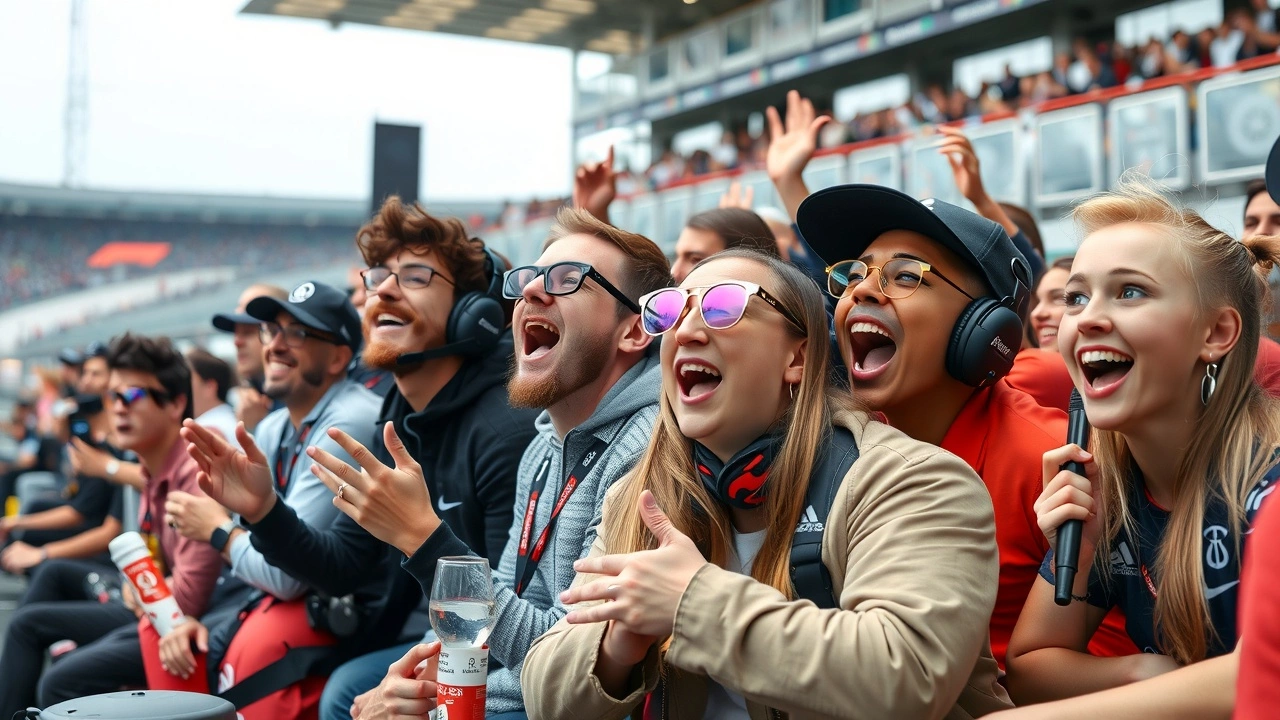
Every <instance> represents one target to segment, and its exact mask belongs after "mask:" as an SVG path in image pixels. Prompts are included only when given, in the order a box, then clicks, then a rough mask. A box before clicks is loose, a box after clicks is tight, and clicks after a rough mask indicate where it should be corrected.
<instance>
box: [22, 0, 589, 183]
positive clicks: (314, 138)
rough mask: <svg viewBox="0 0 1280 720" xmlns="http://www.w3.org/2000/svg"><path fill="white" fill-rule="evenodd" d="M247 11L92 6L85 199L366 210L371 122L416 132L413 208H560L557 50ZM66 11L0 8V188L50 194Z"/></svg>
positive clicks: (566, 101)
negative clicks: (417, 186)
mask: <svg viewBox="0 0 1280 720" xmlns="http://www.w3.org/2000/svg"><path fill="white" fill-rule="evenodd" d="M244 2H245V0H190V1H188V0H180V1H177V2H175V1H174V0H87V1H86V3H85V7H86V10H87V12H86V26H87V29H88V42H87V45H88V61H89V103H88V105H89V130H88V135H87V152H86V158H85V163H84V166H83V175H84V184H85V186H87V187H92V188H103V189H125V190H132V189H137V190H150V191H174V192H208V193H227V194H237V195H239V194H246V195H276V196H297V197H335V198H361V197H367V196H368V193H369V187H370V175H371V172H372V160H371V158H372V146H373V123H374V121H375V119H381V120H384V121H388V122H404V123H410V124H421V125H422V126H423V132H424V152H423V178H422V183H423V185H422V187H423V190H424V194H425V195H426V196H427V197H430V198H433V199H463V198H468V199H471V198H474V199H499V198H504V197H530V196H542V197H548V196H551V195H559V194H565V193H567V191H568V187H569V175H570V165H569V163H570V134H571V126H570V75H569V73H570V65H571V55H570V53H569V52H568V51H567V50H563V49H559V48H549V47H543V46H537V45H526V44H518V43H507V42H499V41H493V40H482V39H474V38H464V37H459V36H452V35H439V34H428V33H422V32H414V31H405V30H394V29H383V28H375V27H368V26H359V25H344V26H342V27H341V28H340V29H338V30H333V29H331V28H330V27H329V25H328V24H326V23H322V22H320V21H315V20H303V19H292V18H282V17H264V16H258V15H253V16H246V15H238V14H237V11H238V10H239V9H240V7H241V6H242V5H243V4H244ZM69 18H70V2H68V0H0V182H16V183H28V184H45V185H48V184H57V183H59V182H60V181H61V179H62V167H63V116H64V108H65V106H66V90H67V47H68V36H69V34H68V27H69Z"/></svg>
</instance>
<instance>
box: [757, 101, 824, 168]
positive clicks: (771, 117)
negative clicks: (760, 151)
mask: <svg viewBox="0 0 1280 720" xmlns="http://www.w3.org/2000/svg"><path fill="white" fill-rule="evenodd" d="M765 116H766V117H767V118H768V121H769V152H768V154H767V155H766V156H765V167H766V168H767V169H768V172H769V179H770V180H773V181H774V182H775V183H776V182H778V181H779V180H780V179H783V178H788V177H799V175H800V173H802V172H804V168H805V166H806V165H808V164H809V160H810V159H811V158H812V157H813V153H814V151H815V150H817V149H818V132H819V131H820V130H822V126H823V125H826V124H827V123H829V122H831V117H830V116H829V115H822V116H819V115H818V113H817V111H815V110H814V109H813V102H812V101H810V100H808V99H806V98H802V97H800V93H799V92H797V91H795V90H792V91H790V92H788V93H787V118H786V125H785V127H784V125H783V120H782V118H780V117H779V116H778V109H777V108H775V107H773V106H770V107H769V108H767V109H766V110H765Z"/></svg>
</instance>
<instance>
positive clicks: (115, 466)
mask: <svg viewBox="0 0 1280 720" xmlns="http://www.w3.org/2000/svg"><path fill="white" fill-rule="evenodd" d="M106 469H107V475H109V476H111V477H115V476H116V473H118V472H120V461H119V460H116V459H114V458H112V459H111V460H108V461H107V468H106Z"/></svg>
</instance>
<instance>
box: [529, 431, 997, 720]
mask: <svg viewBox="0 0 1280 720" xmlns="http://www.w3.org/2000/svg"><path fill="white" fill-rule="evenodd" d="M837 423H838V424H840V425H842V426H844V427H847V428H849V430H850V431H852V432H853V434H854V437H855V438H856V440H857V443H858V448H859V453H860V455H859V458H858V461H857V462H856V463H855V464H854V466H853V467H852V468H851V469H850V471H849V474H848V475H847V476H846V477H845V479H844V481H843V482H842V483H841V485H840V489H839V491H838V492H837V494H836V499H835V503H834V504H833V506H832V508H831V513H830V514H829V515H828V516H827V522H826V533H825V535H824V536H823V543H822V544H823V547H822V559H823V562H824V564H825V565H826V566H827V568H828V569H829V570H830V572H831V575H832V580H833V582H834V583H835V584H836V585H837V586H839V587H841V588H842V590H841V593H840V608H839V609H826V610H824V609H819V608H818V607H816V606H815V605H813V603H811V602H809V601H806V600H798V601H791V600H788V599H787V598H785V597H784V596H783V595H782V594H780V593H779V592H778V591H776V590H774V589H773V588H771V587H769V586H767V585H764V584H762V583H759V582H757V581H755V580H753V579H752V578H750V577H748V576H745V575H740V574H737V573H733V572H729V571H727V570H724V569H721V568H718V567H716V566H714V565H711V564H707V565H705V566H704V567H703V568H702V569H701V570H699V571H698V572H697V574H696V575H694V577H693V580H692V582H690V583H689V587H688V589H686V590H685V593H684V596H683V597H682V598H681V600H680V605H679V607H678V608H677V609H676V617H675V630H674V633H673V635H672V641H671V645H670V648H669V650H668V652H667V654H666V658H665V664H664V667H663V668H662V670H661V671H660V670H659V663H658V655H657V652H656V650H655V651H652V652H650V654H649V657H648V658H646V660H645V661H644V663H643V664H642V666H641V668H640V672H638V673H636V674H635V675H636V677H637V680H638V682H639V685H637V687H635V689H634V691H633V692H632V693H631V694H629V695H628V696H627V697H625V698H621V699H617V698H614V697H612V696H610V695H609V694H608V693H606V692H605V691H604V690H603V689H602V688H601V686H600V683H599V680H598V679H597V677H596V675H595V673H594V668H595V663H596V656H597V653H598V652H599V648H600V644H601V641H602V639H603V637H604V630H605V623H596V624H593V625H569V624H568V623H566V622H565V621H564V620H561V621H560V622H559V623H557V624H556V625H555V626H554V627H552V628H551V630H549V631H548V632H547V633H546V634H545V635H543V636H542V637H541V638H539V639H538V640H537V642H535V643H534V645H533V647H532V648H531V649H530V650H529V654H528V656H527V657H526V658H525V662H524V668H523V671H522V673H521V685H522V686H523V690H524V701H525V708H526V710H527V711H528V713H529V717H531V718H533V719H534V720H560V719H561V718H582V719H583V720H587V719H590V720H617V719H621V718H625V717H627V716H628V715H629V714H631V715H632V717H634V718H639V717H640V715H641V709H642V707H643V700H644V696H645V694H646V693H648V692H650V691H652V690H653V689H654V688H655V686H656V685H657V683H658V679H659V674H660V672H661V673H662V674H663V679H664V682H665V684H666V687H665V690H666V692H665V695H666V698H667V702H666V704H665V712H664V717H666V718H672V719H673V720H676V719H678V720H702V716H703V713H704V711H705V707H706V697H707V682H706V681H707V678H714V679H715V680H716V681H717V682H719V683H721V684H722V685H724V686H725V687H726V688H729V689H731V690H733V691H735V692H738V693H740V694H741V695H743V696H744V697H745V698H746V699H747V707H748V710H749V712H750V715H751V717H752V718H753V720H766V719H767V718H771V717H776V714H775V713H774V712H772V710H776V711H779V712H781V713H785V714H786V715H787V716H789V717H790V718H792V719H793V720H807V719H809V718H868V719H871V720H891V719H893V718H902V719H903V720H908V719H909V720H927V719H929V718H947V719H948V720H953V719H954V720H960V719H961V718H973V717H979V716H981V715H985V714H987V713H990V712H994V711H996V710H1001V709H1005V708H1009V707H1012V704H1011V703H1010V702H1009V698H1008V695H1007V694H1006V693H1005V691H1004V688H1003V687H1001V686H1000V685H999V684H997V682H996V679H997V673H998V669H997V666H996V662H995V660H994V659H993V658H992V655H991V643H990V640H989V639H988V635H987V624H988V622H989V620H990V617H991V610H992V608H993V606H994V605H995V597H996V588H997V587H998V585H999V583H998V579H997V575H998V572H999V566H998V562H997V552H996V541H995V519H994V514H993V512H992V509H991V498H990V496H989V495H988V494H987V490H986V488H985V487H984V486H983V484H982V481H981V480H980V479H979V478H978V476H977V475H975V474H974V472H973V470H971V469H970V468H969V466H968V465H966V464H965V463H964V462H963V461H961V460H960V459H959V458H957V457H955V456H954V455H951V454H950V453H948V452H946V451H944V450H942V449H940V448H938V447H935V446H933V445H929V444H926V443H922V442H918V441H916V440H912V439H911V438H909V437H907V436H906V435H904V434H902V433H901V432H898V431H897V430H894V429H893V428H891V427H889V426H887V425H884V424H882V423H879V422H875V421H870V420H868V418H867V417H866V416H865V415H862V414H846V415H842V416H840V417H838V418H837ZM608 516H609V513H608V512H606V514H605V518H606V519H605V522H606V523H607V522H608ZM603 536H604V533H603V532H601V533H599V534H598V535H597V539H596V542H595V544H594V545H593V546H592V548H591V553H590V554H591V555H593V556H594V555H603V554H606V549H605V547H604V544H603V540H601V539H600V538H602V537H603ZM592 579H593V577H592V576H581V575H580V576H578V578H577V579H576V580H575V581H574V582H575V584H579V583H583V582H589V581H590V580H592ZM771 709H772V710H771Z"/></svg>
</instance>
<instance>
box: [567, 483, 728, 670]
mask: <svg viewBox="0 0 1280 720" xmlns="http://www.w3.org/2000/svg"><path fill="white" fill-rule="evenodd" d="M637 511H638V512H639V513H640V517H641V518H642V519H643V520H644V524H645V525H646V526H648V528H649V530H650V531H652V532H653V535H654V537H655V538H657V540H658V547H657V548H655V549H653V550H642V551H640V552H634V553H628V554H625V555H600V556H597V557H588V558H584V559H582V560H579V561H577V562H576V563H574V564H573V569H574V570H576V571H578V572H579V573H583V574H586V575H599V576H601V577H600V578H598V579H596V580H592V581H591V582H588V583H585V584H583V585H579V586H577V587H572V588H569V589H568V590H566V591H564V592H563V593H561V594H560V600H561V602H563V603H564V604H566V605H573V604H576V603H581V602H590V601H595V600H606V601H608V602H605V603H602V604H599V605H594V606H592V607H588V608H582V609H575V610H572V611H571V612H570V613H569V614H568V616H567V618H566V619H567V620H568V621H569V622H570V623H574V624H579V623H593V622H603V621H606V620H607V621H610V623H611V625H610V631H611V632H613V631H614V629H615V628H617V629H621V630H625V631H627V632H629V633H631V634H633V635H637V636H641V637H643V638H645V639H646V640H650V641H651V640H653V639H656V638H664V637H667V636H668V635H670V634H671V632H672V628H673V625H674V623H675V616H676V607H677V606H679V604H680V598H681V596H683V595H684V591H685V589H687V588H688V587H689V582H690V581H691V580H693V576H694V574H696V573H697V572H698V570H699V569H701V568H702V566H703V565H706V564H707V561H706V559H705V558H703V557H702V553H701V552H699V551H698V548H697V546H696V545H694V544H693V541H692V540H690V539H689V537H688V536H687V535H685V534H684V533H682V532H680V531H679V530H677V529H676V528H675V526H674V525H672V524H671V520H670V519H669V518H668V517H667V516H666V514H665V513H663V512H662V509H661V508H659V507H658V503H657V501H656V500H655V499H654V497H653V493H651V492H649V491H648V490H645V491H644V492H642V493H640V504H639V507H638V508H637ZM645 647H646V648H647V647H648V645H647V644H646V645H645ZM641 657H643V654H641ZM637 661H638V660H637Z"/></svg>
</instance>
